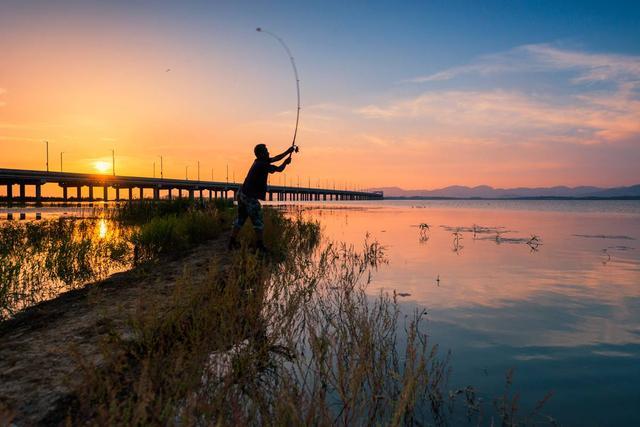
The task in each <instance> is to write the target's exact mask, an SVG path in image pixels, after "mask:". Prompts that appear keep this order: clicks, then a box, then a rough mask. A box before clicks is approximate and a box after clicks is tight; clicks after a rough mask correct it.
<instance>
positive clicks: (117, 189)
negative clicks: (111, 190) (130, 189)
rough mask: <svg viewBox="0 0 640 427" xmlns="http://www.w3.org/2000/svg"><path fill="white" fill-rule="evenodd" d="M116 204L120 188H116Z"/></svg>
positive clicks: (118, 199)
mask: <svg viewBox="0 0 640 427" xmlns="http://www.w3.org/2000/svg"><path fill="white" fill-rule="evenodd" d="M115 190H116V202H119V201H120V187H116V188H115Z"/></svg>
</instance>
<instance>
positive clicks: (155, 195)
mask: <svg viewBox="0 0 640 427" xmlns="http://www.w3.org/2000/svg"><path fill="white" fill-rule="evenodd" d="M153 200H154V201H156V202H157V201H158V200H160V189H159V188H158V187H153Z"/></svg>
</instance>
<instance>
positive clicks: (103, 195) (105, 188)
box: [102, 185, 109, 202]
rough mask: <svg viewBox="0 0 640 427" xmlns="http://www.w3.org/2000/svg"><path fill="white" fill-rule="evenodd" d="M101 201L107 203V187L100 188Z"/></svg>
mask: <svg viewBox="0 0 640 427" xmlns="http://www.w3.org/2000/svg"><path fill="white" fill-rule="evenodd" d="M102 201H104V202H108V201H109V186H107V185H105V186H104V187H102Z"/></svg>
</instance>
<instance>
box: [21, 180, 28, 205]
mask: <svg viewBox="0 0 640 427" xmlns="http://www.w3.org/2000/svg"><path fill="white" fill-rule="evenodd" d="M26 198H27V194H26V191H25V185H24V184H20V201H22V202H23V201H24V199H26Z"/></svg>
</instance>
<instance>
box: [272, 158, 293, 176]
mask: <svg viewBox="0 0 640 427" xmlns="http://www.w3.org/2000/svg"><path fill="white" fill-rule="evenodd" d="M276 157H277V156H276ZM289 163H291V157H287V159H286V160H285V161H284V162H282V164H281V165H280V166H273V165H271V166H269V173H274V172H282V171H283V170H284V169H285V168H286V167H287V165H288V164H289Z"/></svg>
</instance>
